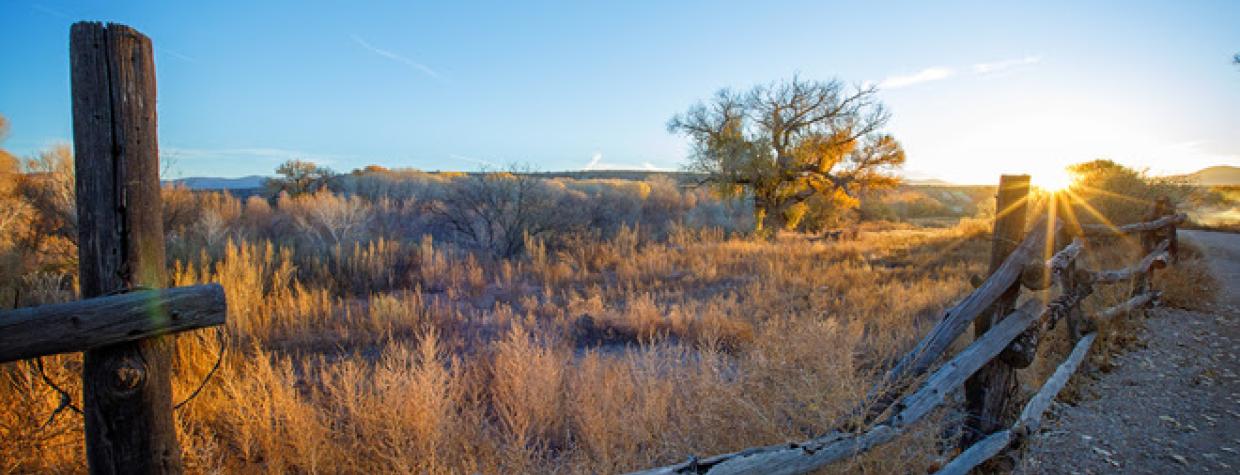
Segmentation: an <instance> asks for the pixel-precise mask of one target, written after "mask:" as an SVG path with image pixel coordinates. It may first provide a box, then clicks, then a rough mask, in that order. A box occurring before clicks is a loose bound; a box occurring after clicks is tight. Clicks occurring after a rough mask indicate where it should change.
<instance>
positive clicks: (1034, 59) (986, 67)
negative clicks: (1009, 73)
mask: <svg viewBox="0 0 1240 475" xmlns="http://www.w3.org/2000/svg"><path fill="white" fill-rule="evenodd" d="M1041 61H1042V57H1041V56H1025V57H1023V58H1015V59H1005V60H1001V61H992V62H989V63H977V64H974V65H973V72H975V73H977V74H991V73H997V72H999V71H1003V70H1006V69H1011V68H1015V67H1018V66H1026V65H1030V64H1037V63H1039V62H1041Z"/></svg>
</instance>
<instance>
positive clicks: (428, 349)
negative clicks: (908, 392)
mask: <svg viewBox="0 0 1240 475" xmlns="http://www.w3.org/2000/svg"><path fill="white" fill-rule="evenodd" d="M411 176H412V177H413V178H410V177H411ZM492 179H495V180H498V181H488V180H492ZM352 180H353V181H352V182H350V181H347V180H342V181H338V182H337V183H334V184H333V185H332V188H331V189H324V190H320V191H318V192H314V193H305V194H301V195H289V194H284V195H281V196H273V197H271V198H270V199H265V198H263V197H261V196H252V197H250V198H248V199H245V200H242V199H238V198H235V197H232V196H231V195H228V194H224V193H202V192H189V191H187V190H184V189H168V190H166V192H165V203H166V205H165V208H166V209H165V214H166V216H165V226H166V228H167V231H168V235H169V242H168V249H169V255H170V262H169V268H170V271H169V275H170V282H169V284H170V285H178V286H179V285H189V284H193V283H201V282H218V283H220V284H222V285H223V287H224V289H225V292H226V294H227V299H228V305H229V312H228V323H227V325H226V327H225V328H224V329H223V330H222V331H221V332H219V333H218V334H217V333H216V332H215V331H214V330H201V331H198V332H195V333H191V334H186V335H182V336H179V337H178V341H177V356H176V361H175V365H174V367H175V374H174V388H173V389H174V398H175V399H176V400H178V401H179V400H181V399H182V398H185V397H187V396H188V395H189V394H190V393H191V392H192V391H193V390H194V389H195V388H196V387H197V386H198V385H199V382H200V381H201V380H202V379H203V377H204V376H205V375H206V374H207V373H208V372H209V371H210V370H211V368H212V366H214V365H215V363H216V361H217V359H219V360H220V361H221V363H220V368H219V370H218V372H217V373H215V375H214V376H213V377H212V378H211V380H210V381H209V382H208V383H207V384H206V386H205V388H204V389H203V391H202V393H201V394H200V395H198V396H197V397H196V398H195V399H193V400H192V401H191V402H190V403H188V404H187V405H185V406H184V407H183V408H181V409H180V410H178V411H177V412H176V413H175V414H176V419H177V423H178V428H179V431H180V440H181V442H182V446H183V451H184V455H185V460H186V463H187V465H188V467H189V468H190V469H191V471H194V472H217V471H219V472H267V473H290V472H294V473H313V472H324V473H387V472H406V473H425V472H447V473H477V472H482V473H507V472H528V473H578V472H588V473H610V472H618V471H624V470H630V469H638V468H643V467H648V466H653V465H658V464H666V463H671V462H678V461H683V460H684V459H686V458H687V457H688V456H689V455H690V454H696V455H708V454H711V453H717V452H723V451H731V450H738V449H742V448H745V447H748V446H754V445H765V444H774V443H781V442H788V441H795V440H800V439H804V438H807V437H812V436H815V435H819V434H821V433H822V432H824V431H827V430H829V429H831V428H832V424H834V423H837V422H839V421H840V420H841V418H843V417H844V416H845V415H846V413H847V412H848V410H849V409H850V408H852V407H853V404H855V403H856V402H857V401H860V400H862V398H863V396H864V395H865V393H866V391H867V389H869V387H870V386H871V384H872V383H873V382H874V381H875V380H877V379H878V376H879V375H880V373H881V371H883V369H884V368H885V367H886V365H888V364H890V362H891V361H892V359H893V358H895V357H898V356H899V355H900V354H901V353H902V352H904V351H906V350H907V349H908V348H909V347H910V346H911V344H912V343H913V342H914V341H915V340H916V339H917V338H919V337H920V336H921V335H922V334H923V333H924V332H925V331H926V330H927V329H928V328H929V327H930V326H931V325H933V323H934V322H935V321H936V319H937V318H939V317H940V316H941V315H942V312H943V310H945V309H946V308H948V307H949V306H950V305H951V304H952V303H953V302H954V301H955V300H956V299H958V298H960V297H961V296H963V295H965V294H966V293H968V292H969V291H970V290H971V289H972V287H971V286H970V284H969V281H970V277H971V276H974V275H984V274H985V271H986V267H985V266H986V263H987V262H988V258H989V257H988V252H989V248H990V242H989V227H990V221H989V220H988V219H986V218H985V217H984V213H985V212H984V205H979V204H978V202H979V201H983V200H982V199H980V198H972V199H969V196H970V195H968V194H967V193H965V192H953V191H952V190H931V192H934V193H946V194H945V195H943V197H941V199H938V200H937V201H936V202H939V203H942V202H944V200H948V199H959V200H961V201H962V203H965V204H962V205H961V209H956V210H954V211H951V213H957V214H960V213H977V212H978V209H977V208H983V209H982V217H978V218H970V217H965V218H960V217H952V216H950V215H948V216H940V217H939V218H938V219H937V222H936V224H937V225H936V226H934V227H923V226H919V225H914V224H909V223H907V222H905V223H903V224H901V223H892V222H884V223H876V222H873V221H867V222H863V223H862V224H861V225H858V226H854V227H852V229H853V230H855V233H848V234H846V235H844V236H843V237H842V239H836V240H832V239H820V238H817V237H815V236H814V235H809V234H798V233H785V234H782V235H780V236H778V237H777V238H776V239H774V240H760V239H755V238H752V237H749V236H748V235H746V234H745V233H744V232H743V228H744V226H746V225H747V223H751V221H746V219H747V216H746V212H747V210H746V209H745V208H744V207H743V205H741V204H738V203H733V202H725V201H721V200H720V199H718V198H714V197H713V195H712V194H710V193H709V191H708V190H694V189H687V188H684V187H680V186H676V184H674V183H672V182H670V181H667V180H662V181H661V180H658V179H655V180H647V181H630V180H605V181H598V180H576V179H562V178H528V177H527V178H522V177H514V176H511V175H507V176H502V177H499V178H496V177H489V178H488V177H479V176H464V175H447V176H433V175H430V174H420V175H416V176H414V175H410V176H406V177H398V178H384V177H378V178H375V177H370V178H366V177H363V178H357V177H354V178H353V179H352ZM527 180H528V182H527ZM44 185H46V184H44ZM523 187H526V188H523ZM497 190H498V191H497ZM914 191H915V190H914ZM914 191H908V190H905V191H902V192H900V193H893V194H891V195H886V196H895V198H892V199H888V201H886V203H888V208H892V206H894V205H892V204H893V203H894V204H899V203H905V204H907V203H917V202H923V201H925V200H924V199H922V198H919V197H917V196H914ZM522 194H524V195H522ZM975 194H976V195H978V196H985V195H986V194H987V192H986V191H985V190H981V191H976V192H975ZM923 195H924V194H923ZM478 196H482V197H483V198H482V199H475V198H477V197H478ZM514 196H524V198H523V199H521V200H517V201H519V202H520V203H523V204H524V205H525V206H526V207H525V208H511V207H505V206H508V205H506V204H504V203H507V202H506V201H504V200H505V199H510V198H512V197H514ZM505 197H507V198H505ZM487 203H490V204H489V205H487ZM531 203H539V206H543V207H545V209H544V208H532V207H531V206H530V205H531ZM487 206H492V207H498V208H497V209H490V208H487ZM871 206H872V205H871ZM970 206H971V207H972V208H968V209H965V208H966V207H970ZM47 209H54V208H47ZM893 209H895V210H894V211H890V212H891V213H895V214H893V216H896V215H898V214H899V213H908V211H907V209H906V208H898V207H895V208H893ZM901 210H904V211H901ZM42 213H44V215H41V216H43V218H47V216H50V215H51V212H49V211H43V212H42ZM513 214H515V215H516V216H518V217H520V219H522V220H526V221H520V220H515V219H513V218H514V216H513ZM45 215H47V216H45ZM462 216H465V217H467V218H468V220H467V221H462V218H461V217H462ZM896 217H899V216H896ZM49 219H50V218H49ZM905 221H908V220H905ZM944 222H947V223H951V224H950V225H946V226H944V225H942V224H943V223H944ZM31 223H32V224H31V225H32V226H35V225H37V224H38V222H36V221H34V220H32V221H31ZM480 223H481V224H480ZM516 231H519V232H516ZM66 239H68V238H66ZM14 242H15V243H17V244H21V245H22V246H25V247H22V246H16V245H14V246H16V247H11V249H18V250H19V251H20V252H21V255H20V256H19V257H21V260H20V262H22V263H24V264H23V265H31V264H30V263H32V262H33V263H35V264H40V265H33V266H32V267H26V268H24V269H25V270H24V273H23V274H22V275H20V276H18V277H16V278H15V279H13V280H12V282H17V283H18V285H16V286H14V289H16V290H11V291H12V292H14V294H11V295H15V297H13V299H14V301H15V302H18V303H19V304H21V305H32V304H37V303H42V302H52V301H60V300H69V299H72V298H73V297H74V285H75V284H74V283H73V279H72V277H71V275H70V273H69V272H70V270H71V269H72V262H71V261H70V262H65V261H63V259H64V256H65V255H66V254H67V252H66V251H65V249H66V248H68V249H70V250H71V249H73V248H72V243H71V242H60V243H58V242H57V241H55V240H54V239H49V240H45V241H40V242H38V243H37V245H30V244H29V243H28V242H25V241H20V242H19V241H14ZM1120 244H1121V245H1118V246H1115V245H1106V246H1103V247H1104V248H1106V249H1108V250H1109V252H1110V254H1111V255H1113V256H1115V257H1116V261H1117V262H1118V261H1120V260H1121V259H1129V260H1130V259H1131V255H1135V253H1136V252H1137V246H1135V245H1134V243H1125V242H1123V241H1122V240H1121V242H1120ZM12 252H17V251H12ZM1100 254H1101V255H1102V256H1103V257H1101V258H1099V259H1101V260H1099V261H1097V262H1093V263H1091V267H1094V268H1100V267H1106V253H1100ZM1188 254H1189V258H1191V250H1189V251H1188ZM53 264H57V265H59V267H57V266H56V265H53ZM66 269H68V270H66ZM1168 275H1169V276H1171V277H1168V278H1166V279H1161V280H1159V281H1157V282H1158V283H1159V285H1161V286H1163V287H1164V289H1169V292H1168V296H1167V298H1166V299H1167V300H1168V301H1169V302H1172V303H1173V304H1174V303H1175V302H1177V300H1176V299H1177V298H1178V299H1180V300H1181V301H1183V302H1182V303H1183V304H1185V305H1191V302H1192V301H1193V299H1192V298H1189V297H1184V296H1185V295H1191V294H1193V293H1194V292H1200V285H1205V284H1200V283H1199V282H1196V281H1194V280H1193V279H1200V278H1201V277H1200V276H1196V275H1184V276H1178V277H1177V276H1175V275H1173V274H1168ZM1176 286H1179V290H1175V289H1176ZM1124 297H1125V294H1123V293H1122V291H1117V292H1116V294H1115V295H1111V296H1103V297H1102V298H1100V299H1097V300H1098V302H1095V303H1092V304H1091V305H1095V306H1098V305H1106V304H1107V302H1106V301H1107V300H1118V299H1122V298H1124ZM1114 334H1116V335H1122V334H1124V332H1119V331H1117V332H1114ZM1049 341H1050V343H1048V344H1046V345H1044V347H1043V348H1042V350H1043V351H1062V348H1061V346H1062V345H1058V344H1057V343H1056V341H1055V337H1054V336H1052V338H1050V339H1049ZM960 343H967V342H960ZM221 352H222V355H221ZM42 364H43V366H44V368H45V370H46V374H47V377H48V379H50V380H52V381H54V382H57V383H58V384H59V385H61V386H64V387H65V388H66V389H67V390H68V391H69V392H70V394H71V395H72V397H73V399H74V400H80V383H79V382H78V381H79V378H78V377H77V375H78V373H79V372H80V364H81V363H80V355H62V356H56V357H47V358H43V362H42ZM0 368H2V369H3V371H2V372H0V377H2V378H3V379H2V380H0V440H2V441H3V442H4V444H3V446H0V471H4V472H5V473H9V472H82V471H84V468H85V467H84V459H85V457H84V454H83V453H82V450H83V448H82V447H83V443H82V432H81V430H82V429H81V428H82V420H81V418H80V416H78V415H76V414H73V413H72V412H69V411H63V412H61V413H59V414H57V415H55V416H54V417H50V416H52V414H53V412H54V411H55V409H56V408H57V406H58V405H59V402H60V398H59V397H58V395H57V393H56V392H55V391H54V390H53V389H52V388H51V387H50V386H49V385H48V384H46V383H45V382H44V381H43V378H42V376H40V375H39V373H38V372H37V371H36V370H35V369H34V368H35V367H34V365H33V364H30V363H24V362H21V363H11V364H7V365H4V366H3V367H0ZM1044 373H1045V369H1038V370H1035V371H1033V372H1030V374H1029V375H1026V376H1025V377H1026V378H1030V379H1037V378H1040V377H1042V375H1043V374H1044ZM1033 386H1034V387H1036V384H1034V385H1033ZM937 417H938V418H940V419H942V418H951V417H955V416H953V414H952V412H951V411H943V413H942V414H940V415H939V416H937ZM923 426H924V427H923V428H922V430H921V431H920V432H917V433H915V434H913V435H912V436H911V437H907V438H904V439H901V442H900V443H898V444H892V445H889V446H886V447H882V448H880V449H878V450H876V451H874V452H872V453H870V454H868V455H866V456H864V457H861V458H858V459H857V460H854V461H851V462H849V463H848V464H845V465H841V466H838V467H835V468H833V470H839V471H840V472H841V473H848V472H854V471H857V470H863V469H864V470H875V471H879V472H884V473H886V472H893V471H908V470H909V468H910V467H918V466H930V465H931V464H933V463H935V460H934V457H933V456H932V455H930V454H933V453H935V452H936V451H935V450H932V449H933V448H934V447H935V446H936V445H941V444H944V443H945V442H944V440H945V438H950V437H952V436H953V435H952V434H946V433H943V432H942V431H941V430H940V425H939V424H935V423H933V421H932V422H931V423H928V424H924V425H923Z"/></svg>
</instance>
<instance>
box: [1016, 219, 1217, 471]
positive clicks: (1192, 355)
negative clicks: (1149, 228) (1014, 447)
mask: <svg viewBox="0 0 1240 475" xmlns="http://www.w3.org/2000/svg"><path fill="white" fill-rule="evenodd" d="M1180 236H1181V239H1186V240H1191V241H1193V242H1195V243H1197V244H1198V245H1199V246H1200V247H1201V248H1202V250H1203V252H1205V254H1206V255H1207V257H1208V258H1209V261H1210V263H1211V271H1212V272H1213V273H1214V274H1215V276H1216V277H1217V278H1218V280H1219V283H1220V284H1221V286H1222V292H1221V293H1220V295H1219V296H1218V297H1219V298H1218V303H1217V304H1216V305H1214V308H1213V309H1212V311H1210V312H1208V313H1205V312H1190V311H1184V310H1175V309H1159V310H1155V311H1153V312H1151V319H1150V320H1149V321H1147V322H1146V323H1147V324H1146V328H1147V330H1146V331H1145V332H1144V334H1143V335H1142V336H1141V338H1142V340H1143V341H1144V342H1145V343H1146V345H1147V346H1146V347H1145V348H1140V349H1135V350H1133V351H1130V352H1127V353H1125V354H1123V355H1120V356H1117V357H1116V358H1115V359H1114V360H1113V361H1114V362H1115V364H1116V366H1117V367H1116V368H1115V369H1114V370H1113V371H1111V372H1110V373H1107V374H1101V375H1098V374H1095V375H1094V377H1097V378H1098V379H1096V380H1094V381H1092V382H1090V383H1087V385H1086V386H1085V388H1084V389H1083V391H1082V392H1083V394H1084V395H1085V397H1084V398H1083V399H1084V402H1082V403H1081V404H1080V405H1078V406H1068V405H1063V404H1059V405H1057V406H1056V407H1055V409H1054V410H1053V411H1052V414H1051V415H1050V419H1049V420H1048V421H1047V423H1046V424H1044V427H1046V429H1045V430H1044V431H1043V432H1042V433H1040V434H1038V435H1037V436H1035V437H1034V439H1033V440H1032V441H1031V443H1030V449H1029V451H1028V452H1027V453H1026V455H1025V457H1024V459H1023V460H1022V462H1021V467H1020V469H1019V470H1018V473H1024V474H1041V473H1047V474H1095V473H1150V474H1167V473H1240V234H1225V233H1213V232H1203V231H1181V232H1180ZM1151 330H1154V331H1151Z"/></svg>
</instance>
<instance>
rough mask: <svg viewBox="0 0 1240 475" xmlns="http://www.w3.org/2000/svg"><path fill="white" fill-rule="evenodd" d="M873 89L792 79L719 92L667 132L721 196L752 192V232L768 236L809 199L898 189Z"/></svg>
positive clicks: (897, 158)
mask: <svg viewBox="0 0 1240 475" xmlns="http://www.w3.org/2000/svg"><path fill="white" fill-rule="evenodd" d="M875 93H876V90H875V89H874V88H873V87H858V88H848V87H846V86H845V85H844V84H842V83H841V82H840V81H838V80H831V81H808V80H802V79H800V78H797V77H793V78H792V79H789V80H783V81H777V82H774V83H772V84H768V85H761V86H756V87H754V88H753V89H751V90H749V91H747V92H743V93H740V92H735V91H732V90H729V89H723V90H720V91H719V92H717V93H716V94H715V96H714V97H712V98H711V99H710V100H707V101H703V102H699V103H698V104H696V105H694V106H693V107H690V108H689V110H688V111H686V112H684V113H682V114H678V115H676V116H675V117H673V118H672V120H671V121H670V122H669V123H668V131H670V132H672V133H679V134H684V135H686V136H688V137H689V139H690V140H691V141H692V145H693V150H692V155H691V156H690V165H689V169H690V170H691V171H694V172H698V173H703V174H705V175H706V177H707V181H709V182H711V183H714V184H716V185H719V188H720V189H721V190H722V191H724V192H725V193H729V194H738V193H742V192H743V191H744V190H748V191H749V192H751V193H752V194H753V199H754V217H755V226H756V230H757V231H758V232H759V233H769V234H773V233H774V232H775V231H777V230H779V229H782V228H784V227H785V225H786V224H787V222H788V221H787V215H788V211H789V210H790V209H791V208H792V207H793V206H795V205H797V204H798V203H804V202H806V201H807V200H809V199H810V198H811V197H814V196H815V195H819V196H822V197H826V198H834V199H829V200H824V201H826V202H836V203H839V202H848V201H852V202H854V203H855V198H856V196H857V193H858V192H860V191H862V190H864V189H867V188H875V187H886V186H893V185H895V184H897V183H898V181H899V179H898V177H897V176H896V174H895V172H896V170H897V169H898V168H899V167H900V166H901V165H903V164H904V149H903V148H901V146H900V143H899V142H897V141H896V140H895V138H893V137H892V136H891V135H889V134H887V133H884V132H883V131H882V128H883V126H884V125H886V123H887V120H888V117H889V115H888V114H887V111H886V109H885V108H884V107H883V104H882V103H881V102H879V101H878V99H877V97H875ZM841 198H843V200H841Z"/></svg>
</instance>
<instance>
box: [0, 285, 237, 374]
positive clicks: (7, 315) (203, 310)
mask: <svg viewBox="0 0 1240 475" xmlns="http://www.w3.org/2000/svg"><path fill="white" fill-rule="evenodd" d="M225 313H226V311H225V304H224V288H223V287H220V285H219V284H208V285H196V286H193V287H180V288H175V289H167V290H144V291H140V292H130V293H126V294H119V295H113V296H109V297H98V298H93V299H88V300H79V301H77V302H69V303H62V304H55V305H43V306H39V307H29V308H22V309H17V310H12V311H8V312H3V313H0V363H7V362H9V361H14V360H20V359H26V358H34V357H38V356H45V355H52V354H57V353H70V352H76V351H86V350H93V349H95V348H100V347H104V346H108V345H114V344H117V343H122V342H129V341H136V340H141V339H143V338H150V337H153V336H159V335H167V334H171V333H176V332H181V331H186V330H193V329H195V328H203V327H209V326H213V325H221V324H223V323H224V316H225Z"/></svg>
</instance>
